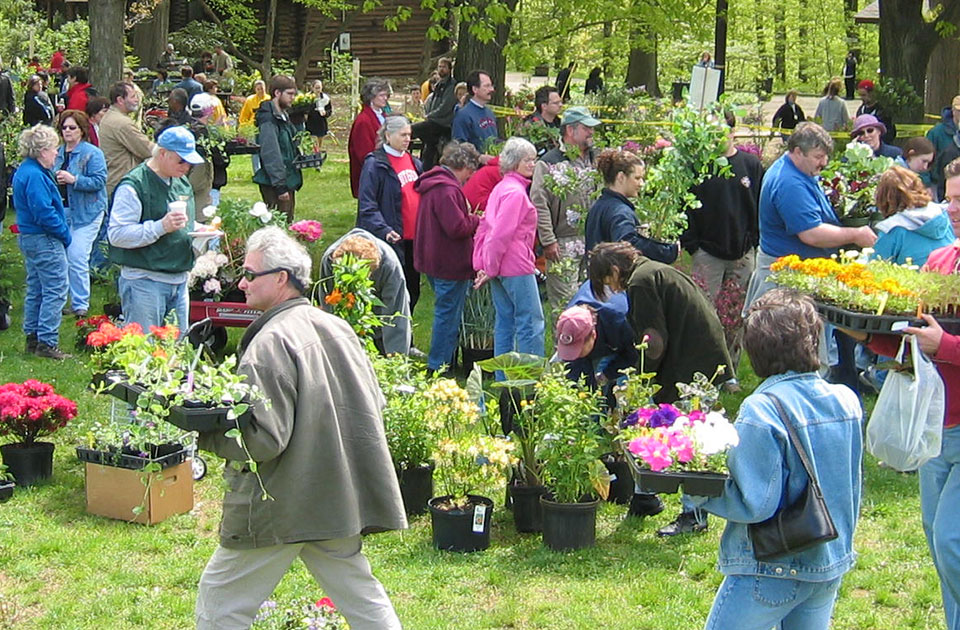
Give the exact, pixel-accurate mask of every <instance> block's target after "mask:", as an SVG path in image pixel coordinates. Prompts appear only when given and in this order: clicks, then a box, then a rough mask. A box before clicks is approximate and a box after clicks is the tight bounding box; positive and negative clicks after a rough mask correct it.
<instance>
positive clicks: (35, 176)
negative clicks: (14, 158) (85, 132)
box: [13, 125, 70, 360]
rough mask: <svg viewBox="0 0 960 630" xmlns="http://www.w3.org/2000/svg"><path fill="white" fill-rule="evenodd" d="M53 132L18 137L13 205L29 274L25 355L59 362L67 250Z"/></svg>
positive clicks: (41, 128) (37, 130)
mask: <svg viewBox="0 0 960 630" xmlns="http://www.w3.org/2000/svg"><path fill="white" fill-rule="evenodd" d="M59 143H60V140H59V139H58V138H57V132H56V131H54V130H53V128H52V127H48V126H46V125H36V126H35V127H31V128H30V129H27V130H25V131H24V132H23V133H21V134H20V155H22V156H23V162H21V163H20V166H19V167H17V172H16V173H15V174H14V175H13V207H14V208H16V210H17V227H18V229H19V236H18V237H17V242H18V243H19V245H20V251H21V252H23V262H24V267H25V268H26V271H27V278H26V282H27V292H26V295H25V296H24V298H23V332H24V333H25V334H26V335H27V345H26V352H27V353H28V354H36V355H37V356H40V357H45V358H48V359H57V360H62V359H65V358H67V357H68V356H69V355H66V354H64V353H63V352H61V351H60V349H59V348H58V347H57V344H58V341H59V338H60V321H61V318H62V317H63V315H62V314H61V309H62V308H63V305H64V303H65V302H66V298H67V247H69V246H70V229H69V228H68V227H67V217H66V214H65V213H64V210H63V203H61V201H60V192H59V191H58V190H57V184H56V182H55V181H54V179H53V173H52V172H51V171H50V169H51V168H53V163H54V161H55V160H56V159H57V145H58V144H59Z"/></svg>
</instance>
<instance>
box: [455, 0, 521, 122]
mask: <svg viewBox="0 0 960 630" xmlns="http://www.w3.org/2000/svg"><path fill="white" fill-rule="evenodd" d="M516 8H517V0H504V1H501V0H484V1H483V2H477V3H473V4H471V5H469V6H463V7H461V10H460V16H459V17H460V31H459V36H458V38H457V58H456V64H455V65H454V73H455V75H456V78H457V80H458V81H463V80H464V79H466V77H467V74H469V73H470V72H471V71H473V70H480V69H482V70H486V71H487V72H489V73H490V79H491V80H492V81H493V87H494V89H495V90H496V92H494V95H493V102H494V103H503V94H504V85H505V79H506V75H507V59H506V57H505V56H504V52H503V51H504V46H505V45H506V43H507V41H508V40H509V39H510V27H511V24H512V16H513V11H514V10H515V9H516Z"/></svg>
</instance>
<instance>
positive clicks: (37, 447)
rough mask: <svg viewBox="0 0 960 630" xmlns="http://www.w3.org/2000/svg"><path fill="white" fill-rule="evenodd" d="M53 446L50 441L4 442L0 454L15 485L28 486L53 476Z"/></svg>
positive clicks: (0, 447)
mask: <svg viewBox="0 0 960 630" xmlns="http://www.w3.org/2000/svg"><path fill="white" fill-rule="evenodd" d="M53 447H54V446H53V443H51V442H34V443H33V444H32V445H30V446H27V445H25V444H20V443H17V444H4V445H3V446H0V455H3V463H4V464H6V465H7V472H9V473H10V474H11V475H13V478H14V479H15V480H16V482H17V485H19V486H30V485H33V484H34V483H36V482H38V481H41V480H43V479H49V478H50V477H52V476H53Z"/></svg>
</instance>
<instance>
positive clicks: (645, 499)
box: [627, 493, 663, 518]
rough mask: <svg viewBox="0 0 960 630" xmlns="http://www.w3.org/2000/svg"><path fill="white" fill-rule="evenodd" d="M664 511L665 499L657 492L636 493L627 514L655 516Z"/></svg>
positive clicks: (641, 516)
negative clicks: (656, 493)
mask: <svg viewBox="0 0 960 630" xmlns="http://www.w3.org/2000/svg"><path fill="white" fill-rule="evenodd" d="M660 512H663V501H661V500H660V497H658V496H657V495H655V494H639V493H638V494H634V495H633V498H632V499H630V508H629V509H628V510H627V516H636V517H639V518H643V517H644V516H655V515H657V514H659V513H660Z"/></svg>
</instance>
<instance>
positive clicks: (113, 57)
mask: <svg viewBox="0 0 960 630" xmlns="http://www.w3.org/2000/svg"><path fill="white" fill-rule="evenodd" d="M88 11H89V14H88V15H89V20H90V82H91V83H92V84H93V86H94V87H95V88H96V89H97V90H98V91H100V92H101V93H102V94H106V92H107V90H108V89H109V88H110V85H111V84H112V83H114V82H116V81H119V80H120V76H121V73H122V72H123V41H124V36H123V20H124V17H125V14H126V6H125V2H124V0H89V2H88Z"/></svg>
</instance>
